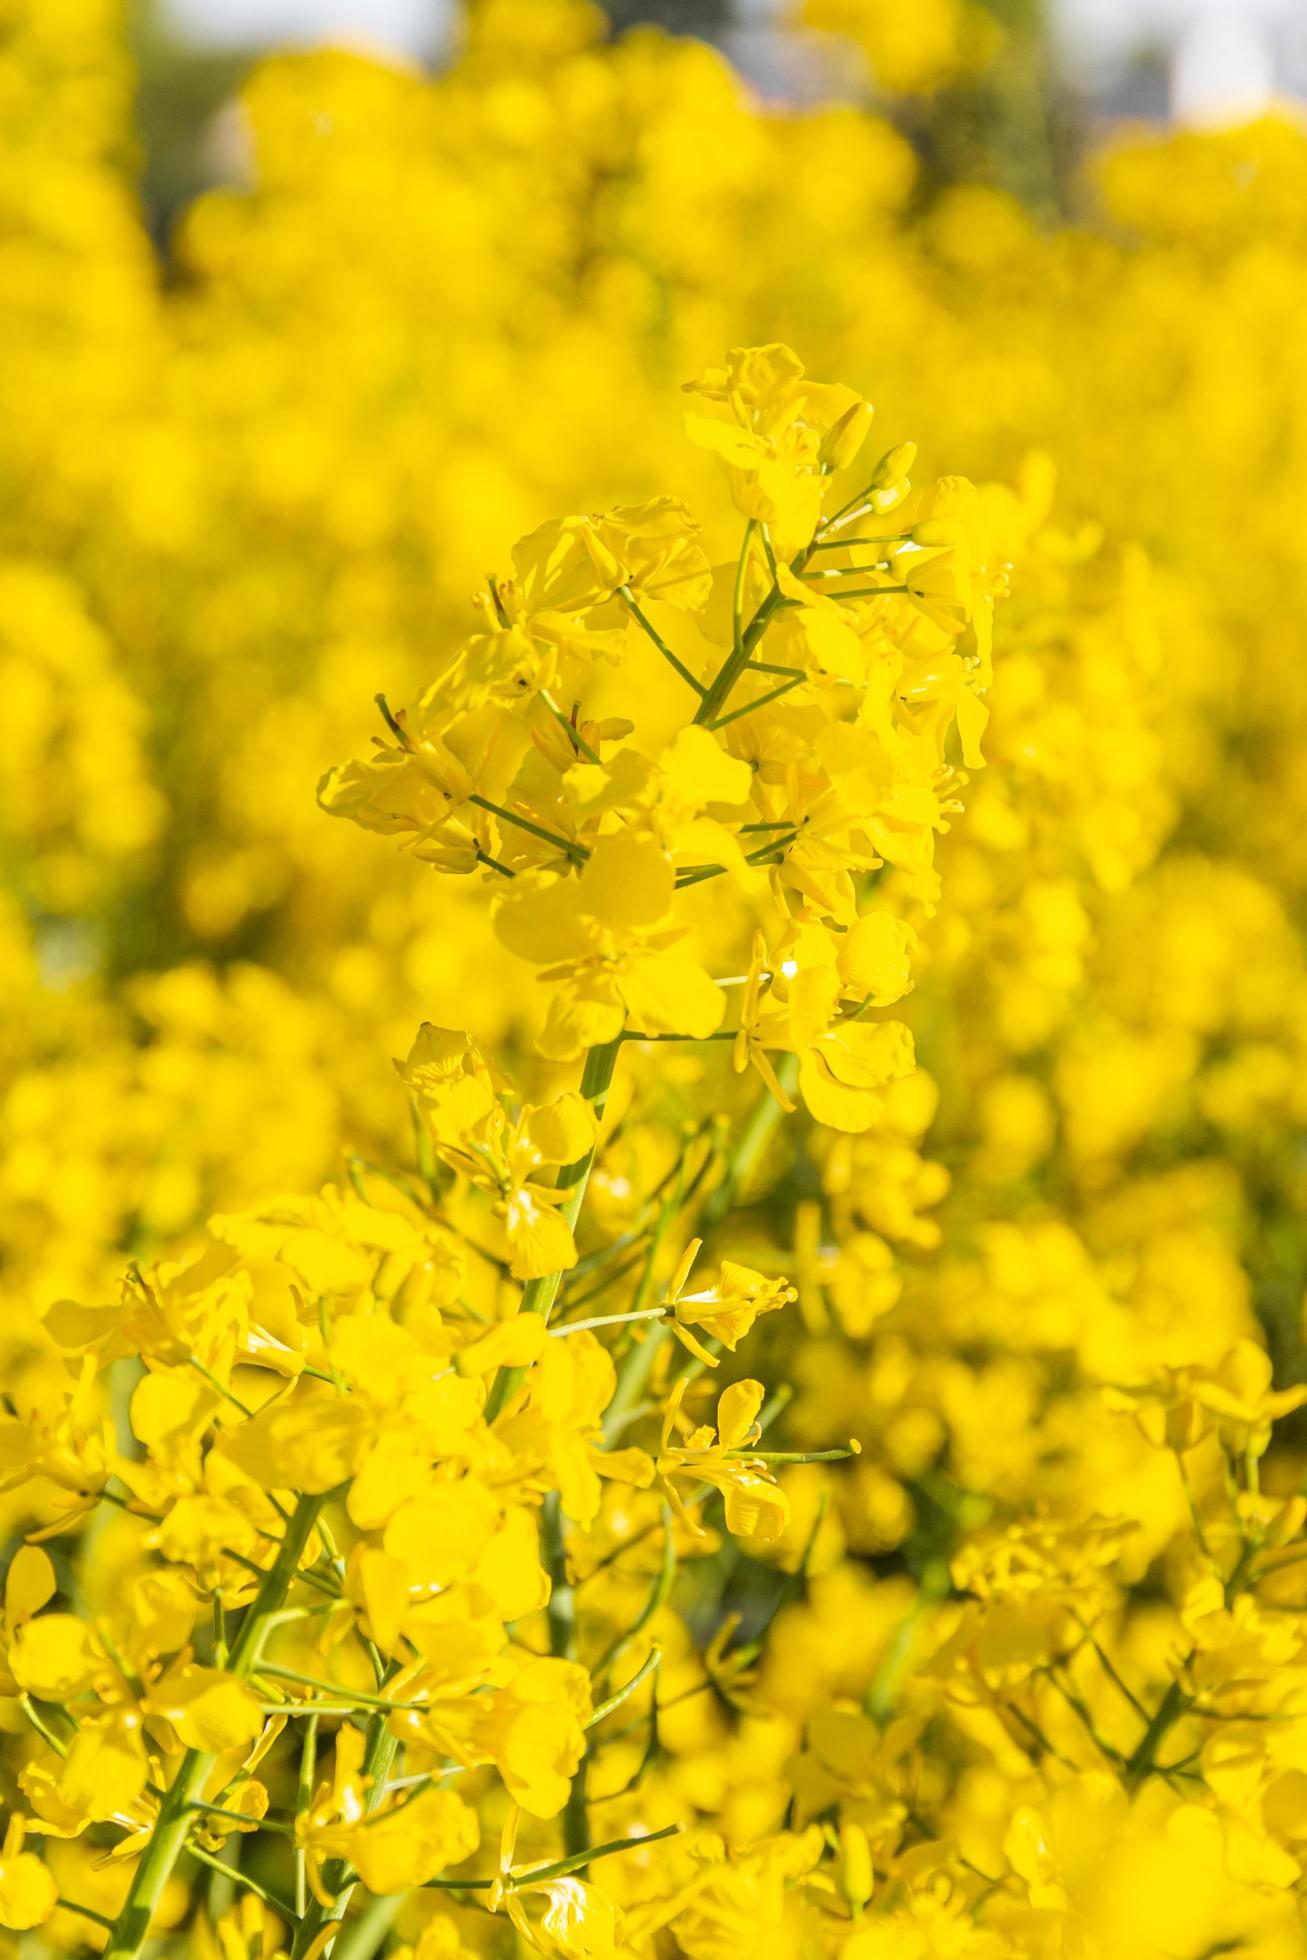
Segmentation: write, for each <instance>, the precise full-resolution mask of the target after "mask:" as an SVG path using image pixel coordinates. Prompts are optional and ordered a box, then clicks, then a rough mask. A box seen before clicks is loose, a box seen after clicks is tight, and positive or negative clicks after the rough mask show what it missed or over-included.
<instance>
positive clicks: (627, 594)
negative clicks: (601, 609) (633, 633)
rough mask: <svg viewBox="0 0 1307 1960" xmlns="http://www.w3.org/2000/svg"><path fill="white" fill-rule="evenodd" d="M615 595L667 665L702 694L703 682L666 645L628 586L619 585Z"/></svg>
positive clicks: (697, 692) (689, 685) (696, 691)
mask: <svg viewBox="0 0 1307 1960" xmlns="http://www.w3.org/2000/svg"><path fill="white" fill-rule="evenodd" d="M617 596H618V598H619V599H620V600H621V601H622V604H623V605H624V606H625V607H626V609H627V611H628V612H629V613H630V614H631V617H632V618H633V619H634V620H635V621H636V624H637V625H638V626H640V627H641V628H642V629H643V630H644V632H645V633H647V634H648V636H649V638H650V639H651V640H652V641H653V643H654V645H655V646H656V647H657V649H658V651H659V653H661V655H662V656H663V659H664V660H666V661H667V662H668V663H669V665H670V666H672V667H673V668H674V669H675V670H676V672H677V673H678V674H679V675H680V677H681V679H682V680H683V681H684V682H685V683H686V685H687V686H688V687H692V688H693V689H694V691H695V693H696V694H698V695H700V696H702V694H703V691H704V688H703V682H702V681H697V680H696V679H695V678H694V675H693V674H692V673H691V672H690V670H689V668H688V667H687V666H686V664H685V662H684V661H683V660H681V659H678V657H677V656H676V654H674V653H673V652H672V649H671V648H670V647H669V646H668V644H667V642H666V640H665V639H664V638H663V636H662V634H661V633H660V632H659V631H658V629H657V627H656V626H655V625H654V623H653V621H652V620H651V619H649V618H647V617H646V615H645V614H644V613H643V612H642V611H641V610H640V607H639V605H638V604H637V603H636V600H635V598H634V596H633V594H632V592H631V588H630V586H629V585H619V586H618V588H617Z"/></svg>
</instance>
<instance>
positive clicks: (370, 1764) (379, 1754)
mask: <svg viewBox="0 0 1307 1960" xmlns="http://www.w3.org/2000/svg"><path fill="white" fill-rule="evenodd" d="M398 1749H399V1742H398V1740H397V1739H396V1737H395V1736H393V1735H392V1734H391V1733H390V1731H389V1729H388V1728H387V1727H386V1717H385V1715H384V1714H382V1713H381V1711H380V1710H378V1712H377V1713H376V1714H375V1715H374V1716H373V1717H372V1720H371V1721H370V1722H369V1723H368V1740H367V1747H366V1749H365V1750H364V1753H363V1764H362V1779H363V1785H364V1795H363V1805H364V1809H365V1810H369V1811H371V1810H375V1809H376V1807H377V1805H378V1804H379V1803H380V1801H381V1793H382V1791H383V1790H384V1789H385V1786H386V1780H387V1778H388V1777H389V1775H390V1772H391V1769H392V1768H393V1766H394V1762H395V1756H396V1753H397V1751H398ZM355 1883H356V1878H355V1874H354V1871H353V1870H352V1868H351V1866H350V1865H349V1864H348V1863H347V1861H346V1860H345V1859H343V1858H332V1859H329V1860H328V1862H327V1863H326V1864H325V1865H324V1866H323V1868H322V1888H323V1890H324V1892H326V1893H327V1895H328V1896H329V1897H330V1899H331V1904H330V1905H329V1906H324V1905H323V1904H322V1901H321V1900H320V1899H314V1900H313V1902H312V1903H311V1905H310V1906H309V1909H308V1911H307V1912H306V1913H305V1915H304V1917H303V1918H302V1919H301V1920H300V1923H299V1926H298V1928H297V1929H296V1933H295V1943H294V1945H293V1946H292V1947H291V1960H304V1955H305V1954H306V1953H307V1952H308V1951H309V1949H310V1947H312V1945H313V1943H314V1941H315V1940H317V1939H318V1938H319V1936H320V1935H321V1934H322V1933H323V1932H324V1931H325V1929H326V1928H327V1927H328V1926H330V1925H331V1924H332V1923H333V1921H337V1920H341V1919H343V1918H344V1917H345V1908H346V1907H347V1906H348V1904H349V1902H350V1896H351V1894H352V1893H353V1890H354V1886H355Z"/></svg>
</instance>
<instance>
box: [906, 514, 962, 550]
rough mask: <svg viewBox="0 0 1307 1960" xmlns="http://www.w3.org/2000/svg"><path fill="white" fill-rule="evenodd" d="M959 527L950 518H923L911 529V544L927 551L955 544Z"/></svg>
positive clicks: (953, 519) (954, 520)
mask: <svg viewBox="0 0 1307 1960" xmlns="http://www.w3.org/2000/svg"><path fill="white" fill-rule="evenodd" d="M959 535H960V533H959V526H958V524H957V521H956V519H955V518H952V517H925V518H923V519H922V521H921V523H920V524H916V525H914V526H913V529H912V542H913V544H919V545H922V546H924V547H925V548H926V549H927V550H929V549H931V548H932V547H937V546H940V545H948V544H956V543H957V541H958V537H959Z"/></svg>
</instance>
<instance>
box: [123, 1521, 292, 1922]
mask: <svg viewBox="0 0 1307 1960" xmlns="http://www.w3.org/2000/svg"><path fill="white" fill-rule="evenodd" d="M321 1504H322V1498H321V1497H320V1496H314V1497H301V1498H300V1500H299V1502H298V1503H297V1504H296V1506H295V1509H294V1511H293V1512H292V1513H291V1517H290V1522H289V1523H288V1525H287V1526H286V1531H285V1535H284V1536H283V1538H282V1541H281V1548H280V1550H279V1551H278V1553H277V1556H276V1559H275V1560H274V1562H273V1563H272V1565H271V1566H269V1568H268V1570H267V1572H266V1573H265V1574H264V1577H263V1583H262V1585H261V1586H260V1587H259V1590H258V1592H257V1593H256V1595H255V1597H254V1600H253V1601H252V1603H251V1604H250V1606H249V1607H247V1609H246V1612H245V1617H244V1619H243V1620H242V1621H241V1626H240V1632H239V1633H238V1634H237V1636H236V1639H235V1641H234V1643H233V1645H232V1650H231V1657H230V1660H229V1662H228V1667H229V1671H230V1672H231V1673H232V1674H233V1675H234V1676H235V1677H236V1679H237V1680H238V1681H243V1680H245V1678H246V1677H247V1676H248V1675H249V1674H250V1673H251V1672H252V1671H253V1669H254V1667H255V1665H256V1664H257V1662H258V1658H259V1652H260V1649H261V1647H262V1645H263V1639H264V1633H265V1630H266V1623H267V1621H268V1619H269V1618H270V1616H271V1615H272V1614H274V1613H275V1612H276V1611H277V1610H278V1608H279V1607H280V1606H281V1605H282V1604H283V1602H284V1600H285V1598H286V1594H287V1593H288V1592H289V1591H290V1588H291V1585H292V1584H293V1582H294V1579H295V1574H296V1572H297V1570H298V1567H299V1562H300V1559H301V1557H302V1556H303V1553H304V1548H305V1546H306V1545H307V1543H308V1541H309V1536H310V1534H311V1532H312V1530H313V1525H314V1521H315V1519H316V1518H317V1515H318V1511H319V1508H320V1507H321ZM216 1760H217V1759H216V1757H215V1756H212V1755H210V1754H209V1753H208V1752H207V1751H206V1750H203V1749H188V1750H187V1751H186V1754H185V1755H184V1756H183V1757H182V1760H181V1763H180V1765H179V1767H178V1770H177V1774H176V1776H175V1777H174V1778H173V1781H172V1784H171V1786H170V1788H169V1790H168V1792H167V1795H166V1796H165V1797H164V1799H163V1803H162V1805H161V1806H160V1809H159V1815H158V1819H157V1821H156V1823H155V1826H154V1830H153V1831H152V1832H151V1834H150V1841H149V1843H148V1844H147V1845H146V1847H145V1849H144V1851H143V1852H142V1853H141V1856H140V1859H139V1860H138V1862H137V1866H136V1870H135V1872H134V1873H133V1876H132V1883H131V1888H130V1890H129V1891H128V1894H127V1898H126V1900H125V1902H124V1904H123V1908H122V1910H121V1912H120V1913H119V1914H118V1919H117V1922H116V1924H115V1926H114V1930H113V1933H112V1934H111V1936H110V1938H109V1942H108V1944H107V1946H106V1947H105V1949H104V1960H136V1956H137V1955H138V1954H139V1953H140V1951H141V1948H142V1947H143V1946H144V1945H145V1942H146V1940H147V1939H148V1937H149V1932H150V1921H151V1920H152V1919H153V1917H154V1914H155V1912H156V1911H157V1909H158V1905H159V1900H160V1898H161V1897H162V1895H163V1889H164V1887H165V1886H166V1885H167V1883H168V1880H169V1878H170V1877H171V1876H172V1871H173V1867H174V1866H175V1864H176V1863H177V1860H178V1858H179V1857H180V1856H181V1854H182V1852H183V1850H184V1849H185V1847H186V1840H187V1837H188V1836H189V1834H190V1830H191V1826H192V1823H193V1822H194V1812H193V1811H192V1809H191V1804H192V1801H193V1800H194V1799H195V1798H197V1797H199V1796H200V1794H201V1793H202V1791H203V1789H204V1785H205V1782H206V1781H207V1779H208V1777H209V1775H210V1773H211V1772H212V1769H213V1765H214V1763H215V1761H216Z"/></svg>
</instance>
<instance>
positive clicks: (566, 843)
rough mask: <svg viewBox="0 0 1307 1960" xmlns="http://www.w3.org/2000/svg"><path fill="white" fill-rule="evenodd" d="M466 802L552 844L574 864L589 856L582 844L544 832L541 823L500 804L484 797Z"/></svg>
mask: <svg viewBox="0 0 1307 1960" xmlns="http://www.w3.org/2000/svg"><path fill="white" fill-rule="evenodd" d="M467 800H468V802H469V803H475V804H476V806H477V808H478V810H488V811H489V812H490V815H491V816H492V817H498V818H499V820H500V822H501V823H511V824H512V825H514V827H515V828H516V829H518V830H525V831H526V832H527V834H528V835H529V836H531V837H538V838H539V839H540V841H541V843H542V844H552V845H553V846H554V848H555V850H559V851H562V853H563V854H564V856H565V857H570V858H571V859H572V861H573V863H574V864H584V862H585V860H586V858H588V857H589V855H590V853H589V852H588V851H587V850H586V848H585V846H584V844H574V843H573V842H572V840H571V838H570V837H564V836H563V834H562V832H561V831H558V830H546V829H545V827H544V825H543V824H542V823H533V822H532V821H531V819H530V817H519V816H518V815H517V814H516V812H515V811H513V810H506V809H505V808H504V806H503V804H502V803H492V802H490V800H489V798H488V797H484V796H469V797H468V799H467Z"/></svg>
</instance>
